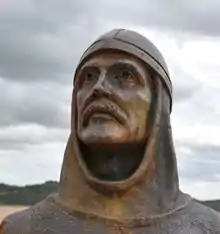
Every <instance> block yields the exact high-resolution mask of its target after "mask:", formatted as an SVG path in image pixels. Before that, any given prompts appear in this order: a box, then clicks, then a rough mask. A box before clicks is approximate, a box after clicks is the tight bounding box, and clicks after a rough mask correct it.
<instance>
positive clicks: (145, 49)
mask: <svg viewBox="0 0 220 234" xmlns="http://www.w3.org/2000/svg"><path fill="white" fill-rule="evenodd" d="M105 49H116V50H120V51H124V52H126V53H129V54H132V55H134V56H135V57H137V58H139V59H141V60H142V61H144V62H145V63H147V64H148V65H149V66H150V67H151V68H152V69H153V70H154V71H155V72H157V74H159V76H160V78H161V80H162V83H163V84H164V86H165V88H166V90H167V91H168V94H169V96H170V103H171V105H170V106H172V83H171V80H170V77H169V72H168V68H167V65H166V62H165V60H164V58H163V55H162V54H161V53H160V51H159V50H158V49H157V48H156V46H155V45H154V44H153V43H152V42H151V41H150V40H148V39H147V38H146V37H144V36H142V35H141V34H139V33H137V32H134V31H131V30H125V29H113V30H111V31H109V32H107V33H105V34H104V35H102V36H101V37H99V38H98V39H97V40H96V41H95V42H94V43H93V44H92V45H90V46H89V47H88V49H87V50H86V51H85V52H84V54H83V55H82V57H81V59H80V62H79V65H80V64H82V63H83V61H84V60H85V59H86V58H87V57H88V56H90V55H92V54H93V53H95V52H97V51H99V50H105Z"/></svg>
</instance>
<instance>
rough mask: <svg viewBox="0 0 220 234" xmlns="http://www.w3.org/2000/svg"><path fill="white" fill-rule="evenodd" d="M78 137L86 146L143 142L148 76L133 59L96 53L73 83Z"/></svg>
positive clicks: (126, 56)
mask: <svg viewBox="0 0 220 234" xmlns="http://www.w3.org/2000/svg"><path fill="white" fill-rule="evenodd" d="M75 89H76V105H77V136H78V138H79V139H80V140H81V141H82V142H83V143H85V144H95V145H100V146H103V145H105V146H106V145H108V144H110V145H112V144H123V143H136V142H142V141H144V140H145V139H146V137H147V133H146V124H147V121H148V114H149V108H150V103H151V99H152V94H151V88H150V75H149V73H148V71H147V69H146V66H144V64H143V63H142V62H141V61H139V60H138V59H136V58H135V57H133V56H131V55H128V54H125V53H122V52H111V53H109V52H108V53H102V54H96V55H94V56H93V57H91V58H90V59H89V60H88V61H87V62H86V63H85V64H84V65H83V66H82V67H81V69H80V70H79V72H78V73H77V76H76V80H75Z"/></svg>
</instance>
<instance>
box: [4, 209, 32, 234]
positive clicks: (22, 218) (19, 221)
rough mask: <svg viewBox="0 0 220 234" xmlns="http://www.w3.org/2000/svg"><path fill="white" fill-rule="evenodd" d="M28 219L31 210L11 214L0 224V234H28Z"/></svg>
mask: <svg viewBox="0 0 220 234" xmlns="http://www.w3.org/2000/svg"><path fill="white" fill-rule="evenodd" d="M30 219H31V209H27V210H24V211H19V212H16V213H13V214H11V215H9V216H7V217H6V218H5V219H4V220H3V221H2V223H1V224H0V234H14V233H17V234H28V233H29V229H30Z"/></svg>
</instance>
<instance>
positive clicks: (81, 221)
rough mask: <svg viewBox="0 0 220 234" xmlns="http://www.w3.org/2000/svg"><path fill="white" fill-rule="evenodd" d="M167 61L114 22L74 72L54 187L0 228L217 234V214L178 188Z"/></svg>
mask: <svg viewBox="0 0 220 234" xmlns="http://www.w3.org/2000/svg"><path fill="white" fill-rule="evenodd" d="M171 109H172V85H171V81H170V78H169V73H168V70H167V67H166V64H165V61H164V59H163V57H162V55H161V54H160V52H159V51H158V50H157V48H156V47H155V46H154V45H153V44H152V43H151V42H150V41H149V40H147V39H146V38H145V37H143V36H141V35H140V34H137V33H136V32H133V31H128V30H112V31H110V32H108V33H107V34H105V35H103V36H102V37H100V38H99V39H97V40H96V41H95V42H94V43H93V44H92V45H91V46H90V47H89V48H88V49H87V50H86V51H85V53H84V54H83V56H82V58H81V60H80V62H79V65H78V66H77V69H76V72H75V76H74V89H73V96H72V118H71V132H70V136H69V139H68V142H67V146H66V150H65V155H64V161H63V166H62V171H61V178H60V185H59V191H58V193H57V194H53V195H51V196H49V197H48V198H46V199H45V200H43V201H42V202H40V203H38V204H36V205H35V206H33V207H31V208H29V209H27V210H25V211H23V212H19V213H15V214H13V215H11V216H9V217H7V218H6V219H5V220H4V224H3V225H2V226H3V229H2V230H3V234H11V233H22V234H26V233H27V234H40V233H48V234H52V233H57V234H58V233H67V234H68V233H91V234H98V233H100V234H101V233H134V234H135V233H138V234H139V233H149V234H163V233H169V234H180V233H184V234H185V233H193V234H199V233H212V234H214V233H220V220H219V215H218V213H217V212H215V211H213V210H211V209H210V208H208V207H204V206H202V205H200V204H197V203H196V202H195V201H193V200H192V199H191V197H190V196H189V195H186V194H184V193H182V192H181V191H180V189H179V183H178V173H177V165H176V155H175V151H174V147H173V141H172V134H171V126H170V112H171Z"/></svg>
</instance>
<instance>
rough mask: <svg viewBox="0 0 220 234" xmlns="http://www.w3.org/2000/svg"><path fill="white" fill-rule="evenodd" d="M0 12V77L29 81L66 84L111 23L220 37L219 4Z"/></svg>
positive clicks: (84, 4)
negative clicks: (89, 49) (80, 58)
mask: <svg viewBox="0 0 220 234" xmlns="http://www.w3.org/2000/svg"><path fill="white" fill-rule="evenodd" d="M0 8H1V10H0V76H2V77H4V78H5V79H13V80H23V81H25V82H33V81H35V80H42V81H44V80H48V79H49V80H53V81H58V82H68V81H69V80H70V79H71V76H72V73H73V71H74V68H75V65H76V62H77V60H78V59H79V57H80V55H81V53H82V52H83V50H84V49H85V48H86V47H87V46H88V45H89V44H90V43H91V42H92V40H93V39H95V38H96V37H97V36H99V34H100V33H101V32H104V31H105V30H106V29H107V28H109V27H107V25H109V24H110V25H111V27H113V28H114V27H117V25H118V24H120V25H124V26H125V27H126V25H138V26H141V25H142V26H143V27H146V26H149V27H150V26H152V27H159V28H170V29H176V30H181V29H182V30H186V31H192V32H195V33H204V34H209V35H218V34H219V33H220V30H219V27H218V24H216V22H218V21H219V20H220V19H219V17H220V14H219V9H220V2H219V1H217V0H216V1H214V0H210V1H207V2H203V3H201V2H200V1H198V0H196V1H190V0H187V1H183V2H178V4H177V2H176V1H165V0H164V1H162V0H160V1H159V0H157V1H144V0H139V1H136V2H132V3H129V4H128V3H127V1H125V0H122V1H116V0H113V1H100V0H94V1H92V2H88V1H85V0H84V1H65V2H62V3H61V2H59V1H57V0H53V1H52V0H49V1H36V0H32V1H26V0H22V1H19V4H18V2H16V1H12V0H10V1H9V3H8V4H6V3H3V2H2V3H0Z"/></svg>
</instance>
